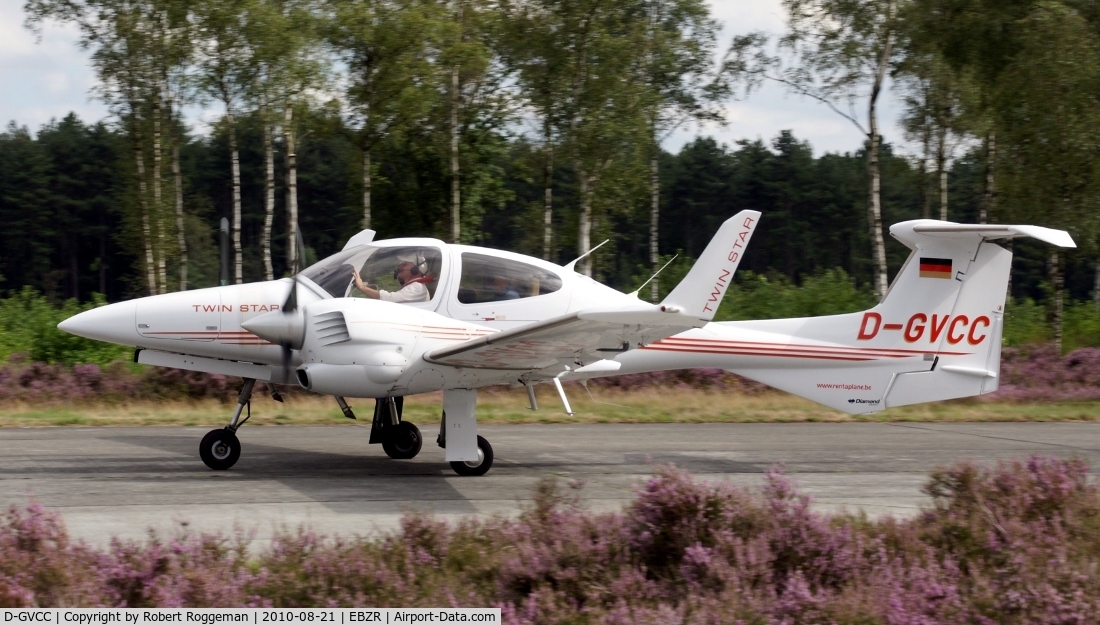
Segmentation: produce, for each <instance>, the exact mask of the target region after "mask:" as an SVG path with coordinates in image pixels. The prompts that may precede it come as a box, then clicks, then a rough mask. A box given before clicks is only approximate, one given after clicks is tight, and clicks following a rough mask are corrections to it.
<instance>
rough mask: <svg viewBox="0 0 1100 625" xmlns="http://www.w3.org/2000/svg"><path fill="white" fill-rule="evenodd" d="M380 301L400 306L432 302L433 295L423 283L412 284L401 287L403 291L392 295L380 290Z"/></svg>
mask: <svg viewBox="0 0 1100 625" xmlns="http://www.w3.org/2000/svg"><path fill="white" fill-rule="evenodd" d="M378 299H381V300H386V301H387V302H396V303H398V304H409V303H413V302H427V301H430V300H431V299H432V295H431V293H428V287H426V286H424V283H423V282H410V283H408V284H406V285H405V286H403V287H401V290H400V291H397V292H396V293H390V292H389V291H384V290H382V289H379V290H378Z"/></svg>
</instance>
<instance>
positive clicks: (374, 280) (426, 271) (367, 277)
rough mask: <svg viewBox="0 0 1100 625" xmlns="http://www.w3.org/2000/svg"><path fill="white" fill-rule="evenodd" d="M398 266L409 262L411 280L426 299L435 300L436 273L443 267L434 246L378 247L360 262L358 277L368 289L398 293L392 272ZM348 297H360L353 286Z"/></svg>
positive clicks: (439, 255) (397, 284)
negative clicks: (424, 290) (424, 292)
mask: <svg viewBox="0 0 1100 625" xmlns="http://www.w3.org/2000/svg"><path fill="white" fill-rule="evenodd" d="M402 263H413V267H414V268H415V272H414V274H415V275H414V280H416V281H418V282H420V283H422V284H423V285H424V286H425V287H427V289H428V294H429V297H430V299H435V291H436V289H437V288H438V287H439V274H440V272H441V271H442V267H443V254H442V253H441V252H440V251H439V250H438V249H437V248H434V247H423V246H416V247H411V246H410V247H384V248H379V249H378V250H376V251H375V253H374V254H372V255H371V256H370V258H368V259H367V260H366V262H364V263H362V268H361V269H360V270H359V277H361V278H362V279H363V282H364V283H366V284H367V285H368V286H370V287H371V288H377V289H383V290H385V291H388V292H391V293H396V292H398V291H400V290H401V288H402V285H401V284H399V283H398V281H397V277H396V272H395V271H394V270H395V269H396V268H397V267H398V265H401V264H402ZM349 277H350V275H349ZM348 295H349V296H351V297H363V294H362V293H361V292H360V291H359V289H356V288H355V287H351V290H350V291H349V293H348Z"/></svg>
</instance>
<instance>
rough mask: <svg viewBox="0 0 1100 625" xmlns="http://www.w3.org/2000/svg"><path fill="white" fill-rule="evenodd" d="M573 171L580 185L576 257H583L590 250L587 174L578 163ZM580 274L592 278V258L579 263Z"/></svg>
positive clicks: (590, 227) (589, 206)
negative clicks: (575, 172)
mask: <svg viewBox="0 0 1100 625" xmlns="http://www.w3.org/2000/svg"><path fill="white" fill-rule="evenodd" d="M574 169H576V170H577V181H578V182H579V183H580V196H581V215H580V220H579V222H580V223H579V228H578V232H577V255H578V256H584V255H585V254H587V253H588V251H589V250H590V249H592V198H591V193H590V183H591V181H590V180H589V179H588V174H587V173H586V172H585V171H584V169H583V168H582V167H581V165H580V163H577V164H576V166H575V167H574ZM581 273H583V274H584V275H586V276H588V277H592V257H591V256H586V257H585V258H584V260H582V261H581Z"/></svg>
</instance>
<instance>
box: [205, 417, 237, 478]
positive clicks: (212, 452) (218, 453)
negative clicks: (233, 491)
mask: <svg viewBox="0 0 1100 625" xmlns="http://www.w3.org/2000/svg"><path fill="white" fill-rule="evenodd" d="M240 457H241V441H239V440H237V435H236V434H234V433H233V431H232V430H230V429H228V428H222V429H219V430H210V431H209V432H207V433H206V436H203V437H202V442H201V443H199V458H202V461H203V464H205V465H206V466H208V467H210V468H211V469H214V470H215V471H224V470H226V469H228V468H229V467H231V466H233V465H235V464H237V460H238V459H239V458H240Z"/></svg>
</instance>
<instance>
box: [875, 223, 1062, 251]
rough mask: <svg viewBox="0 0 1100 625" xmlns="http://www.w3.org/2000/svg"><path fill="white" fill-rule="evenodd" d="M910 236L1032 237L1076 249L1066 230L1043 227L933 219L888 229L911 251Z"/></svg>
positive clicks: (912, 238)
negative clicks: (964, 222) (915, 234)
mask: <svg viewBox="0 0 1100 625" xmlns="http://www.w3.org/2000/svg"><path fill="white" fill-rule="evenodd" d="M909 233H917V234H921V235H925V236H930V237H935V238H959V237H972V236H974V235H978V236H980V237H981V238H982V239H1015V238H1018V237H1031V238H1033V239H1038V240H1039V241H1042V242H1044V243H1049V244H1051V245H1057V246H1058V247H1077V244H1076V243H1074V242H1073V237H1071V236H1070V235H1069V233H1068V232H1066V231H1065V230H1055V229H1053V228H1044V227H1042V226H1026V225H1018V226H1013V225H1007V224H957V223H952V222H949V221H936V220H934V219H917V220H913V221H905V222H902V223H899V224H894V225H893V226H892V227H891V228H890V234H892V235H893V236H894V238H896V239H898V240H899V241H901V242H903V243H905V244H906V245H908V246H909V248H910V249H912V248H913V245H910V243H914V244H915V241H916V237H913V236H912V235H911V234H909Z"/></svg>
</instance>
